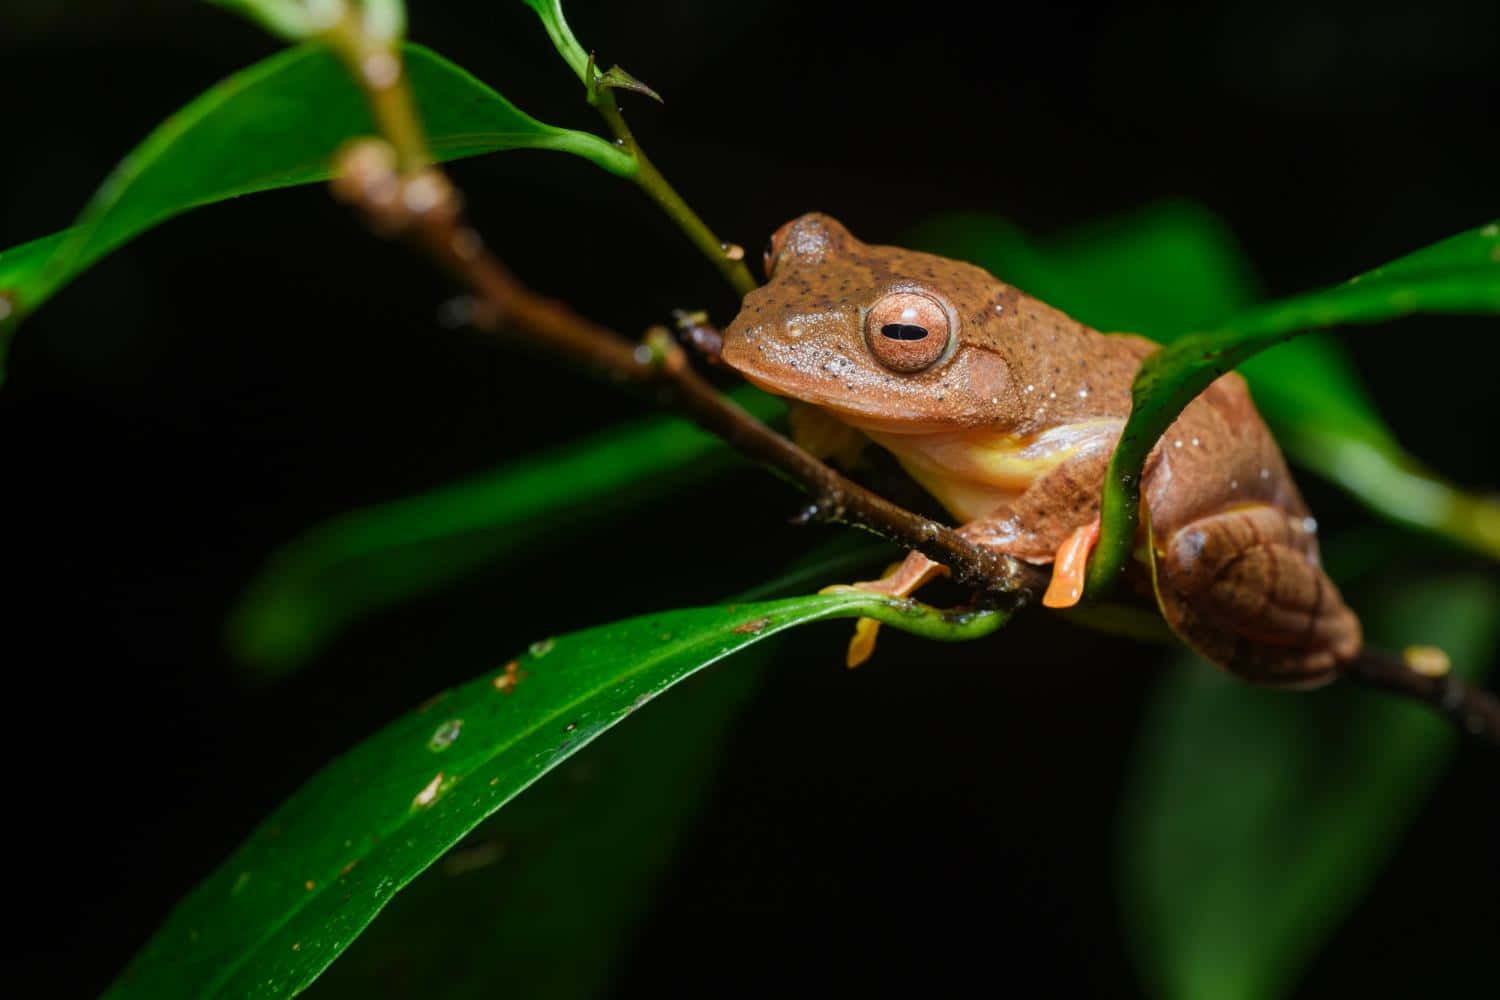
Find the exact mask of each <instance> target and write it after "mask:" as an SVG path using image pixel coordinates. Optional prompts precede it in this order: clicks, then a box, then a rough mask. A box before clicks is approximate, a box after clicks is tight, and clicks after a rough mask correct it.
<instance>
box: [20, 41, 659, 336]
mask: <svg viewBox="0 0 1500 1000" xmlns="http://www.w3.org/2000/svg"><path fill="white" fill-rule="evenodd" d="M404 53H405V64H406V69H407V73H408V75H409V78H410V82H411V86H412V89H413V92H414V93H415V95H416V98H417V103H418V106H419V108H420V110H421V113H422V118H423V124H424V126H425V127H426V129H427V132H428V136H429V143H430V146H431V149H432V153H433V155H434V156H435V157H437V158H438V159H441V160H453V159H458V158H461V157H466V156H475V155H477V154H480V153H488V152H493V151H496V150H504V149H520V148H530V149H553V150H559V151H562V152H567V153H572V154H574V155H576V156H581V157H583V158H584V159H586V160H589V161H590V162H591V163H594V164H596V165H597V166H599V167H601V168H603V169H605V170H608V171H610V172H611V173H615V174H618V175H621V176H630V175H631V174H633V173H634V171H635V161H634V160H633V159H631V158H630V157H629V156H628V155H626V154H625V153H624V152H622V151H621V150H619V149H617V148H615V147H614V146H612V145H610V144H609V143H608V142H606V141H604V140H603V139H600V138H599V137H597V136H594V135H590V134H588V133H586V132H575V131H572V130H570V129H562V128H556V127H554V126H552V125H547V124H545V123H543V122H539V121H537V120H536V119H534V118H532V117H531V116H529V115H527V114H526V113H525V112H523V111H521V110H520V109H518V108H517V107H516V106H515V105H513V104H511V103H510V102H509V101H507V100H506V99H505V98H504V97H502V96H501V95H500V94H498V93H496V92H495V91H494V90H492V89H491V88H490V87H488V86H486V85H485V84H484V83H482V82H481V81H479V80H478V79H476V78H475V77H474V76H472V75H471V74H469V73H468V72H467V71H465V70H464V69H462V68H460V67H459V66H456V65H454V64H453V63H451V62H449V61H448V60H446V59H444V58H443V57H442V56H439V55H437V54H436V53H434V52H432V51H430V50H428V49H425V48H423V47H421V46H418V45H406V46H405V48H404ZM373 128H374V126H373V124H372V123H371V119H370V115H369V112H368V110H367V109H366V107H365V99H364V95H363V94H361V93H360V91H359V88H358V87H357V86H356V85H355V84H354V83H353V82H352V81H351V80H350V79H349V77H348V73H347V72H346V71H345V70H344V68H343V66H342V65H341V64H340V63H339V61H338V60H337V59H336V58H335V57H334V56H333V54H332V53H331V52H329V51H328V50H327V49H326V48H324V47H323V46H321V45H316V44H307V45H302V46H298V47H296V48H292V49H288V50H286V51H284V52H281V53H278V54H277V55H274V56H271V57H270V58H268V59H265V60H263V61H261V62H259V63H256V64H255V65H254V66H251V67H249V68H247V69H244V70H241V71H240V72H238V73H236V74H234V75H233V76H231V77H230V78H229V79H227V80H225V81H223V82H222V83H220V84H218V85H216V86H214V87H212V88H210V89H209V90H208V91H207V92H206V93H204V94H203V95H202V96H200V97H198V98H197V99H196V100H194V101H193V102H192V103H190V104H189V105H187V107H185V108H183V109H182V110H181V111H179V112H177V113H176V114H175V115H173V116H172V117H171V118H169V119H167V120H166V121H165V122H164V123H163V124H162V125H161V126H160V127H158V128H157V129H156V130H155V131H154V132H152V133H151V135H150V136H148V137H147V138H146V140H145V141H144V142H142V143H141V144H140V145H139V146H138V147H136V149H135V150H134V151H133V152H132V153H131V154H130V155H129V156H127V157H126V158H125V159H124V160H123V161H122V162H121V163H120V165H119V167H117V168H116V169H115V171H114V173H113V174H111V175H110V177H109V179H108V180H106V181H105V183H104V184H103V186H102V187H101V188H100V189H99V192H98V193H97V194H96V195H95V196H94V198H93V200H92V201H91V202H89V204H88V207H87V208H85V209H84V212H83V214H82V215H81V216H80V217H79V220H78V222H77V224H75V225H74V226H73V228H72V229H69V230H67V231H65V232H62V233H57V234H54V235H52V236H49V237H43V240H42V241H32V242H31V243H28V244H24V245H22V246H20V247H16V248H14V249H12V250H8V251H6V252H5V253H4V254H0V294H3V295H4V297H5V299H6V300H7V302H8V303H9V311H10V315H9V317H8V318H6V317H0V319H3V320H4V322H3V323H0V350H3V349H4V347H5V341H6V338H7V334H8V333H9V331H11V330H13V329H14V327H15V324H16V322H17V321H18V320H19V319H20V318H21V317H22V316H24V315H25V314H26V313H28V312H31V311H33V310H35V309H36V308H37V307H38V306H40V305H41V304H42V303H43V302H45V301H46V300H47V299H48V298H49V297H50V296H52V295H53V294H55V293H56V292H57V291H58V289H60V288H61V287H62V286H63V285H65V284H67V282H69V281H70V280H72V279H73V278H74V277H76V276H77V275H78V273H79V272H81V271H82V270H84V269H85V268H87V267H88V266H89V265H91V264H93V263H94V262H95V261H97V260H98V259H99V258H100V257H103V256H104V255H105V254H107V253H109V252H110V251H111V250H114V249H116V248H117V247H119V246H120V245H121V244H123V243H125V242H126V241H128V240H130V239H131V238H133V237H135V236H137V235H139V234H140V233H141V232H143V231H145V230H147V229H149V228H151V227H152V226H155V225H158V224H160V223H161V222H163V221H165V220H167V219H169V218H171V217H172V216H174V215H177V214H179V213H181V212H184V211H187V210H188V209H191V208H195V207H197V206H200V205H206V204H209V203H211V202H216V201H223V200H224V199H226V198H233V197H237V196H239V195H244V194H250V193H253V192H257V191H267V190H270V189H273V188H281V187H289V186H292V185H296V184H307V183H310V182H313V181H319V180H325V179H327V177H328V176H329V168H330V162H331V159H332V156H333V154H334V152H335V150H337V149H338V147H339V146H340V144H342V143H343V142H344V141H345V140H347V139H349V138H350V137H352V136H356V135H363V134H367V133H370V132H371V131H372V130H373ZM0 356H3V355H0Z"/></svg>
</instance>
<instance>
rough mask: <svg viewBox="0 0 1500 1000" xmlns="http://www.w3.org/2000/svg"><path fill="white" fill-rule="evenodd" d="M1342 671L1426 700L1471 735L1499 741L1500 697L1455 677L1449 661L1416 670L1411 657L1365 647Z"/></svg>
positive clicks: (1361, 679)
mask: <svg viewBox="0 0 1500 1000" xmlns="http://www.w3.org/2000/svg"><path fill="white" fill-rule="evenodd" d="M1342 673H1343V675H1344V676H1345V677H1348V678H1349V679H1350V680H1354V681H1358V682H1359V683H1361V684H1365V685H1368V686H1369V687H1373V688H1379V689H1380V690H1382V691H1386V692H1389V693H1390V694H1397V695H1400V696H1402V697H1404V698H1412V699H1415V700H1416V701H1421V702H1426V703H1427V704H1428V705H1431V706H1432V707H1433V708H1435V709H1437V710H1438V711H1439V712H1442V713H1443V714H1444V715H1446V716H1447V717H1448V718H1450V719H1452V720H1453V723H1454V724H1455V725H1456V726H1458V727H1459V728H1460V729H1462V730H1463V731H1464V732H1466V733H1469V734H1470V735H1473V736H1477V737H1479V738H1480V739H1482V740H1485V741H1486V742H1489V743H1495V744H1500V699H1496V698H1495V696H1494V695H1493V694H1491V693H1490V692H1488V691H1485V690H1483V689H1481V688H1477V687H1475V686H1474V685H1472V684H1470V683H1468V682H1467V681H1465V680H1464V679H1463V678H1462V677H1458V676H1456V675H1455V674H1454V673H1453V672H1452V671H1451V670H1450V669H1448V668H1447V666H1446V663H1445V664H1444V665H1443V667H1442V668H1440V669H1439V670H1438V671H1437V672H1423V671H1420V670H1414V669H1413V668H1412V665H1411V657H1409V656H1406V657H1403V656H1398V655H1396V654H1395V653H1388V652H1386V651H1384V650H1381V649H1372V648H1370V647H1366V648H1364V649H1362V650H1360V653H1359V656H1358V658H1357V659H1355V660H1354V661H1353V662H1351V663H1348V664H1345V665H1344V667H1343V669H1342Z"/></svg>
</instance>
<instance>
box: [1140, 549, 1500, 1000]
mask: <svg viewBox="0 0 1500 1000" xmlns="http://www.w3.org/2000/svg"><path fill="white" fill-rule="evenodd" d="M1419 582H1420V584H1421V585H1420V586H1419V585H1416V584H1417V583H1419ZM1371 611H1372V613H1370V614H1368V615H1366V616H1365V621H1366V622H1367V623H1369V624H1370V625H1371V626H1372V627H1373V630H1374V631H1375V632H1376V635H1375V637H1374V638H1375V640H1376V641H1384V642H1385V643H1387V644H1388V645H1394V646H1401V645H1404V644H1406V643H1409V642H1413V641H1417V642H1434V643H1438V644H1440V645H1442V647H1443V648H1444V649H1445V650H1447V651H1448V653H1449V654H1450V655H1451V656H1452V658H1453V662H1454V663H1455V664H1458V665H1459V667H1460V668H1461V669H1462V670H1463V672H1464V673H1465V674H1466V675H1468V676H1469V677H1471V678H1476V679H1477V676H1478V674H1479V673H1480V671H1478V670H1474V669H1472V668H1473V667H1474V666H1475V665H1479V664H1487V663H1489V662H1490V661H1491V659H1492V658H1493V656H1494V653H1495V650H1496V644H1497V640H1500V587H1497V586H1496V585H1495V584H1494V583H1493V582H1492V581H1490V580H1488V579H1486V578H1484V577H1477V576H1461V577H1450V578H1444V579H1437V580H1430V581H1408V582H1407V584H1406V585H1405V586H1404V587H1403V589H1402V590H1401V591H1400V592H1399V593H1394V594H1387V596H1386V599H1385V600H1384V601H1383V602H1382V606H1380V607H1377V608H1374V609H1371ZM1464 668H1468V669H1464ZM1455 739H1456V735H1455V732H1454V730H1453V728H1452V727H1451V726H1450V725H1449V724H1448V723H1447V722H1446V721H1445V720H1444V719H1442V718H1441V717H1440V716H1438V715H1437V714H1436V713H1434V712H1432V711H1431V709H1429V708H1427V707H1426V706H1424V705H1418V704H1414V703H1410V702H1404V701H1401V700H1399V699H1396V698H1392V697H1390V696H1389V695H1386V694H1383V693H1378V692H1372V691H1368V690H1362V689H1358V688H1354V687H1352V686H1349V685H1345V684H1337V685H1334V686H1333V687H1331V688H1328V689H1326V690H1322V691H1317V692H1311V693H1288V692H1277V691H1267V690H1264V689H1259V688H1253V687H1250V686H1249V685H1247V684H1245V683H1244V682H1242V681H1240V680H1237V679H1235V678H1233V677H1230V676H1228V675H1227V674H1225V673H1223V672H1221V671H1218V670H1214V669H1212V668H1210V667H1207V666H1205V665H1204V664H1203V663H1202V662H1201V661H1198V660H1196V659H1194V658H1192V657H1185V658H1184V659H1183V662H1181V663H1180V664H1179V665H1178V666H1177V667H1176V668H1175V669H1174V670H1173V671H1172V673H1171V674H1170V675H1169V676H1168V677H1167V678H1166V679H1165V680H1164V683H1163V684H1162V686H1161V689H1160V690H1159V692H1158V694H1157V696H1156V698H1155V700H1154V704H1153V705H1152V706H1151V707H1150V708H1149V710H1148V711H1147V713H1146V717H1145V719H1144V724H1143V727H1142V729H1141V737H1140V742H1139V745H1138V746H1137V747H1136V749H1135V757H1134V760H1133V764H1132V768H1131V776H1130V778H1129V782H1128V784H1127V787H1126V789H1125V792H1126V795H1125V798H1124V803H1125V806H1124V812H1123V815H1122V820H1121V833H1122V838H1121V853H1120V862H1121V873H1122V888H1123V904H1124V908H1125V913H1124V916H1123V920H1122V923H1123V925H1124V926H1125V927H1126V928H1127V929H1128V930H1129V932H1130V934H1131V937H1132V939H1133V941H1132V944H1133V950H1134V952H1135V956H1136V958H1137V960H1138V965H1139V968H1140V969H1141V972H1142V975H1143V976H1144V977H1145V979H1146V981H1147V985H1148V987H1149V992H1150V993H1151V995H1154V996H1157V997H1162V998H1165V1000H1173V998H1179V997H1180V998H1193V1000H1201V998H1208V1000H1242V998H1243V1000H1267V998H1272V997H1277V996H1284V995H1286V994H1287V993H1289V992H1290V991H1291V989H1292V987H1293V986H1294V985H1295V984H1296V981H1297V978H1298V976H1299V975H1300V974H1301V972H1302V970H1303V969H1304V968H1305V967H1306V966H1307V963H1308V962H1309V961H1310V960H1311V959H1312V958H1313V957H1314V955H1315V954H1316V952H1317V950H1318V948H1319V947H1320V945H1321V944H1322V942H1323V941H1325V940H1326V939H1327V936H1328V934H1329V933H1330V932H1331V931H1332V930H1333V929H1334V928H1335V927H1336V926H1338V924H1339V922H1340V921H1341V920H1342V919H1343V917H1344V915H1345V914H1347V913H1348V912H1349V910H1350V909H1351V908H1352V907H1353V905H1354V904H1355V903H1356V902H1357V901H1358V899H1359V898H1360V896H1361V895H1362V893H1363V891H1364V889H1365V887H1366V886H1367V885H1368V884H1369V883H1370V881H1371V880H1372V879H1373V878H1374V877H1375V876H1376V874H1377V873H1378V872H1379V870H1380V868H1381V866H1382V865H1383V864H1384V862H1385V860H1386V859H1387V858H1388V857H1389V856H1390V854H1391V852H1392V850H1393V849H1394V848H1395V846H1396V844H1397V842H1398V841H1399V839H1400V837H1401V835H1402V833H1403V831H1404V830H1405V828H1406V827H1407V826H1408V825H1409V823H1410V822H1411V820H1412V819H1413V817H1414V816H1415V815H1416V813H1417V811H1418V810H1419V809H1420V807H1421V804H1422V799H1423V796H1424V794H1425V792H1426V789H1427V788H1428V787H1429V786H1430V785H1431V783H1432V781H1433V779H1434V778H1435V777H1436V775H1437V774H1438V773H1439V771H1440V769H1441V768H1442V766H1443V763H1444V761H1445V760H1446V759H1447V757H1448V756H1449V754H1450V752H1451V751H1452V748H1453V745H1454V742H1455Z"/></svg>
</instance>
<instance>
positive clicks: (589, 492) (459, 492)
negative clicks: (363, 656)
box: [227, 391, 781, 671]
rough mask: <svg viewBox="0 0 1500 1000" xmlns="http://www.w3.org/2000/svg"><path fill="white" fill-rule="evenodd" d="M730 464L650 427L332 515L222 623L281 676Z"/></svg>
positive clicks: (660, 421) (747, 402)
mask: <svg viewBox="0 0 1500 1000" xmlns="http://www.w3.org/2000/svg"><path fill="white" fill-rule="evenodd" d="M735 398H736V400H737V401H738V402H739V403H740V404H741V405H743V406H746V407H747V408H748V409H749V410H750V411H751V412H752V413H754V414H755V415H756V416H758V417H760V418H762V419H769V418H771V417H772V416H774V415H775V414H776V413H779V412H780V410H781V404H780V403H779V402H777V401H776V400H774V399H772V398H771V397H769V396H767V395H765V394H764V393H759V392H751V391H745V392H740V393H737V394H736V397H735ZM733 461H734V457H733V453H732V452H730V451H729V449H728V448H727V447H725V445H724V443H723V442H722V441H721V440H720V439H718V438H716V437H714V436H712V435H710V434H708V433H706V432H704V431H701V430H699V429H698V428H696V427H695V426H693V425H692V424H689V423H687V422H685V421H682V420H677V419H668V418H655V419H650V420H643V421H640V422H639V423H635V424H629V425H625V426H622V427H618V428H614V429H611V430H608V431H605V432H603V433H600V434H597V435H594V436H592V437H588V438H585V439H583V440H581V441H577V442H574V443H571V444H567V445H564V446H563V447H560V448H556V449H553V450H551V451H546V452H542V453H540V454H536V455H528V456H526V457H524V458H521V459H518V460H516V461H514V462H510V463H508V464H506V465H503V466H501V467H499V468H497V469H495V470H494V471H492V472H489V473H486V474H485V475H483V476H481V477H479V478H476V479H472V480H469V481H467V482H462V483H457V484H454V485H451V486H444V487H442V488H440V489H438V490H434V491H432V492H429V493H424V494H421V495H419V496H414V497H408V498H405V499H402V500H397V501H394V502H392V503H386V504H379V505H377V506H374V507H368V508H365V509H363V510H357V511H353V512H351V513H348V514H342V515H339V516H338V517H335V518H333V519H331V520H328V521H324V522H323V523H321V524H318V525H316V526H314V527H313V528H311V529H309V530H308V531H306V532H304V533H303V534H302V535H301V536H300V537H298V538H296V539H294V540H292V541H291V542H289V543H287V544H286V545H283V546H282V547H280V548H279V549H277V550H276V551H275V552H273V553H272V554H271V556H270V558H269V559H268V560H267V561H266V564H265V567H264V568H263V569H262V570H261V571H260V573H259V574H258V575H257V576H256V577H255V579H254V580H252V581H251V582H250V584H249V585H248V586H247V587H246V589H245V591H244V592H243V594H242V595H241V596H240V599H239V601H238V602H237V604H236V606H235V608H234V610H233V611H232V612H231V613H230V617H229V621H228V625H227V629H228V639H229V645H230V648H231V649H233V650H234V652H235V653H236V654H237V655H238V656H239V657H240V658H241V659H242V660H244V661H245V662H247V663H251V664H254V665H257V666H259V667H262V668H265V669H268V670H274V671H281V670H287V669H290V668H292V667H295V666H298V665H300V664H301V663H304V662H306V661H307V660H308V659H309V658H310V657H312V656H315V655H316V654H317V653H318V652H319V651H320V650H321V649H322V648H323V647H324V645H325V644H326V643H327V642H329V641H330V640H331V639H332V638H333V637H334V636H336V635H337V634H338V633H339V632H341V631H342V630H343V629H344V628H345V627H346V626H347V625H349V624H350V623H352V622H354V621H357V620H359V619H360V618H363V617H365V616H367V615H370V614H373V613H375V612H377V611H379V610H381V609H383V608H386V607H389V606H391V605H393V604H397V603H399V602H400V601H403V600H406V599H408V598H410V597H413V596H415V595H417V594H421V593H424V592H426V591H430V590H432V589H434V588H436V587H438V586H441V585H442V584H444V583H447V582H450V581H452V580H454V579H456V578H458V577H459V576H461V575H462V574H463V573H465V572H467V571H469V570H472V569H474V568H476V567H478V566H482V565H491V564H494V563H495V562H497V561H498V560H502V559H504V558H507V557H512V556H515V555H517V554H519V553H521V552H523V551H532V550H534V549H535V548H536V547H537V546H539V545H544V544H546V542H547V541H548V540H549V539H551V538H553V537H555V536H556V534H557V533H560V532H566V533H570V534H571V533H574V532H577V531H580V530H583V529H584V528H586V526H587V525H588V524H591V523H597V522H601V521H604V520H607V519H608V518H610V517H612V516H614V515H616V514H618V513H619V512H620V511H622V510H626V509H629V508H633V507H635V506H638V505H639V504H642V503H645V502H647V501H649V500H651V499H654V498H656V497H659V496H661V495H662V494H664V493H667V492H671V491H675V490H681V489H685V488H688V487H690V486H692V485H694V484H696V483H700V482H703V481H704V480H705V479H707V478H709V477H710V476H713V475H715V474H717V473H718V472H720V471H721V470H722V469H725V468H727V467H729V466H730V465H731V463H732V462H733Z"/></svg>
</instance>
